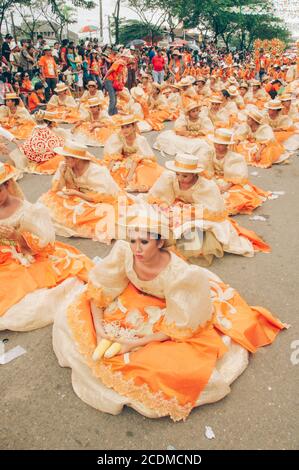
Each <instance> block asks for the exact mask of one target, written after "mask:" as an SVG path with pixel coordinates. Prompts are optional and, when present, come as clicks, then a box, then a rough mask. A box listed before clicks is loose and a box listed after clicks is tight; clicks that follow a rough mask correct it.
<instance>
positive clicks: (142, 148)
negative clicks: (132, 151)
mask: <svg viewBox="0 0 299 470" xmlns="http://www.w3.org/2000/svg"><path fill="white" fill-rule="evenodd" d="M136 142H137V145H138V151H139V153H140V155H144V156H145V157H154V152H153V150H152V148H151V146H150V144H149V143H148V141H147V139H146V138H145V137H144V136H143V135H137V137H136Z"/></svg>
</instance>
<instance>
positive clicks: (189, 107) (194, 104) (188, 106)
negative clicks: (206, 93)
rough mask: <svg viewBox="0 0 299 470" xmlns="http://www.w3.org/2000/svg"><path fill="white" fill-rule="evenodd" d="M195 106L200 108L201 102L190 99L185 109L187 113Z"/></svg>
mask: <svg viewBox="0 0 299 470" xmlns="http://www.w3.org/2000/svg"><path fill="white" fill-rule="evenodd" d="M195 108H200V104H199V103H198V102H197V101H193V100H192V101H191V100H189V102H188V103H187V104H186V105H185V107H184V111H185V113H190V111H192V109H195Z"/></svg>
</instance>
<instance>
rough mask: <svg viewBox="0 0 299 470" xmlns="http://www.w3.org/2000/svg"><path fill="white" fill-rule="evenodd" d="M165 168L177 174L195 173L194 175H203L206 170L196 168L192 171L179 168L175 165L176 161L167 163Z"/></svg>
mask: <svg viewBox="0 0 299 470" xmlns="http://www.w3.org/2000/svg"><path fill="white" fill-rule="evenodd" d="M165 167H166V168H167V169H168V170H170V171H174V172H175V173H193V174H199V173H203V172H204V169H203V168H201V167H197V168H194V169H192V170H188V169H186V168H179V167H177V166H176V165H175V162H174V160H169V161H168V162H165Z"/></svg>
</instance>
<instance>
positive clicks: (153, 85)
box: [152, 82, 162, 91]
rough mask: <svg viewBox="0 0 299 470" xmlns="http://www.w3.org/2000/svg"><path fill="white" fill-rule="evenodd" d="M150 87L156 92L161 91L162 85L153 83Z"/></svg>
mask: <svg viewBox="0 0 299 470" xmlns="http://www.w3.org/2000/svg"><path fill="white" fill-rule="evenodd" d="M152 87H153V88H156V90H159V91H162V85H160V84H159V83H156V82H153V83H152Z"/></svg>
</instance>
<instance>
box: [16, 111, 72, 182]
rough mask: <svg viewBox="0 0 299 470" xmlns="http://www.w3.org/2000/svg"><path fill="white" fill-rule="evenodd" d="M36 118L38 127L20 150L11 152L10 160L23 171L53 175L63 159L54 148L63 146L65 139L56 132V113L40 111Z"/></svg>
mask: <svg viewBox="0 0 299 470" xmlns="http://www.w3.org/2000/svg"><path fill="white" fill-rule="evenodd" d="M34 118H35V120H36V123H37V125H36V126H35V127H34V129H33V130H32V133H31V135H30V137H28V139H27V140H26V141H25V142H24V144H23V145H21V146H20V147H19V148H17V149H15V150H13V151H12V152H10V155H9V156H10V159H11V160H12V161H13V162H14V164H15V166H16V167H17V168H18V169H20V170H21V171H25V172H27V173H37V174H46V175H53V174H54V173H55V171H56V170H57V168H58V165H59V163H60V162H61V161H62V157H61V156H59V155H57V154H56V153H55V151H54V148H56V147H60V146H61V145H63V142H64V139H63V138H62V137H60V136H59V135H57V134H56V133H55V132H54V130H53V129H54V126H55V124H56V122H57V121H59V120H58V119H57V116H56V114H55V113H51V112H50V111H42V110H40V111H38V112H37V113H36V114H35V115H34Z"/></svg>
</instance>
